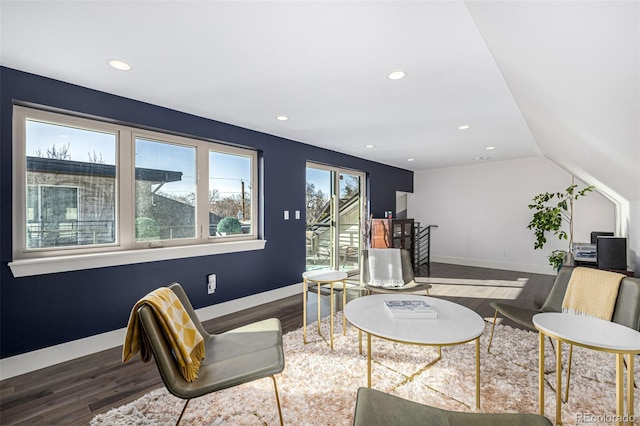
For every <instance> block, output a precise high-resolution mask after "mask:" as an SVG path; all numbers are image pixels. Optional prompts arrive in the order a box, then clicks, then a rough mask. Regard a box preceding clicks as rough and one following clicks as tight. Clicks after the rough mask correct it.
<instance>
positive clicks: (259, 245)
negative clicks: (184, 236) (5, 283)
mask: <svg viewBox="0 0 640 426" xmlns="http://www.w3.org/2000/svg"><path fill="white" fill-rule="evenodd" d="M266 243H267V241H266V240H250V241H234V242H228V243H215V244H201V245H192V246H182V247H162V248H155V249H143V250H126V251H118V252H109V253H92V254H80V255H73V256H57V257H47V258H38V259H20V260H15V261H13V262H9V267H10V268H11V272H12V273H13V276H14V277H16V278H19V277H29V276H33V275H44V274H53V273H56V272H69V271H79V270H83V269H94V268H104V267H107V266H119V265H131V264H135V263H146V262H157V261H160V260H169V259H184V258H188V257H199V256H209V255H212V254H224V253H236V252H242V251H252V250H262V249H264V246H265V244H266Z"/></svg>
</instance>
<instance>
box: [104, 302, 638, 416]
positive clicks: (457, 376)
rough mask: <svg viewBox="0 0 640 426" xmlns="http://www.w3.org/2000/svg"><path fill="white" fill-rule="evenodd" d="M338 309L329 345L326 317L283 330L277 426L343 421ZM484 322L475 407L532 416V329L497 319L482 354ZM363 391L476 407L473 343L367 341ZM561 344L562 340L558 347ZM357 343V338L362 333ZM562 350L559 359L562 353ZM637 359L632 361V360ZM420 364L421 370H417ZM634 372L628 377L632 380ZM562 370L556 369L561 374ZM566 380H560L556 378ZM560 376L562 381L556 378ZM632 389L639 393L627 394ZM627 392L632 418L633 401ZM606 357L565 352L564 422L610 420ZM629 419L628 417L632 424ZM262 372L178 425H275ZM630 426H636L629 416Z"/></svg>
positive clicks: (551, 368) (347, 394) (124, 410)
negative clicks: (439, 352) (304, 330)
mask: <svg viewBox="0 0 640 426" xmlns="http://www.w3.org/2000/svg"><path fill="white" fill-rule="evenodd" d="M341 314H342V313H338V314H337V315H336V319H335V343H334V346H335V349H334V350H331V349H330V347H329V345H328V343H327V340H328V336H329V333H328V332H329V330H328V328H329V327H328V322H329V321H328V318H325V319H324V320H323V321H322V323H321V326H322V331H323V335H324V336H325V338H326V339H327V340H325V339H323V338H322V337H320V336H319V335H318V333H317V326H316V324H313V325H311V326H310V327H308V328H307V340H308V341H311V342H310V343H307V344H306V345H305V344H303V342H302V329H299V330H296V331H293V332H291V333H288V334H286V335H285V336H284V351H285V362H286V367H285V370H284V372H283V373H282V374H280V375H277V376H276V380H277V382H278V390H279V392H280V402H281V404H282V413H283V417H284V422H285V424H287V425H323V426H324V425H351V424H352V421H353V411H354V407H355V397H356V392H357V389H358V388H359V387H361V386H366V385H367V363H366V356H363V355H360V354H359V353H358V332H357V330H356V329H355V328H353V327H352V326H350V325H347V335H346V336H343V335H342V316H341ZM490 332H491V324H487V327H486V330H485V333H484V334H483V336H482V337H481V354H480V356H481V375H480V390H481V409H480V412H486V413H499V412H519V413H537V412H538V334H537V333H533V332H528V331H523V330H519V329H514V328H511V327H508V326H503V325H497V326H496V331H495V335H494V338H493V343H492V347H491V354H488V353H487V350H486V349H487V343H488V341H489V334H490ZM372 340H373V360H374V363H373V383H372V387H373V388H375V389H378V390H382V391H385V392H388V393H391V394H394V395H397V396H400V397H403V398H406V399H410V400H413V401H417V402H421V403H424V404H429V405H431V406H435V407H440V408H444V409H450V410H458V411H467V412H476V409H475V344H474V343H473V342H471V343H468V344H464V345H458V346H450V347H443V348H442V359H441V360H440V361H438V362H436V363H435V364H433V365H430V366H429V364H432V362H433V360H434V359H435V358H436V357H437V348H434V347H425V346H417V345H407V344H401V343H393V342H388V341H385V340H382V339H377V338H373V339H372ZM563 348H564V349H565V350H566V349H568V345H566V344H565V345H563ZM363 349H364V350H366V341H365V340H364V339H363ZM545 357H546V366H545V367H546V371H547V374H546V377H547V385H546V388H545V414H546V416H547V417H548V418H549V419H551V421H552V422H553V421H554V420H555V397H556V395H555V391H554V389H553V388H554V387H555V382H556V376H555V356H554V353H553V349H552V348H551V345H550V344H549V340H547V341H546V356H545ZM567 358H568V357H567V354H565V356H564V358H563V360H565V361H564V362H565V365H566V359H567ZM638 364H639V362H638V360H637V359H636V362H635V365H636V366H638ZM421 370H422V371H421ZM638 370H640V368H638V367H636V375H635V380H636V383H638V384H640V374H639V372H638ZM563 371H564V370H563ZM565 377H566V376H565ZM563 382H564V380H563ZM636 393H640V391H637V392H636ZM638 399H640V398H638V397H636V404H635V409H634V411H635V413H636V418H637V417H639V415H640V406H639V404H638ZM615 404H616V394H615V356H614V355H613V354H606V353H602V352H595V351H590V350H587V349H583V348H577V347H576V348H574V352H573V365H572V370H571V386H570V396H569V402H568V403H566V404H563V406H562V412H563V414H562V420H563V422H564V424H567V425H577V424H582V423H591V424H608V423H611V424H613V423H614V421H615V414H616V409H615ZM183 405H184V401H183V400H181V399H179V398H176V397H174V396H173V395H171V394H169V393H168V392H167V391H166V390H165V389H164V388H160V389H157V390H155V391H153V392H150V393H149V394H147V395H145V396H143V397H141V398H140V399H138V400H136V401H134V402H132V403H130V404H127V405H124V406H122V407H119V408H115V409H112V410H110V411H108V412H106V413H104V414H100V415H98V416H96V417H95V418H94V419H93V420H92V421H91V425H93V426H99V425H154V426H155V425H174V424H175V422H176V420H177V419H178V416H179V414H180V411H181V409H182V406H183ZM636 422H638V420H636ZM278 424H279V419H278V411H277V407H276V401H275V396H274V391H273V381H272V380H271V379H270V378H265V379H261V380H258V381H255V382H252V383H248V384H244V385H241V386H238V387H235V388H232V389H227V390H224V391H220V392H216V393H213V394H210V395H206V396H203V397H200V398H196V399H194V400H192V401H191V402H190V403H189V407H188V408H187V411H186V412H185V416H184V418H183V419H182V422H181V425H216V426H217V425H278ZM637 424H640V422H638V423H637Z"/></svg>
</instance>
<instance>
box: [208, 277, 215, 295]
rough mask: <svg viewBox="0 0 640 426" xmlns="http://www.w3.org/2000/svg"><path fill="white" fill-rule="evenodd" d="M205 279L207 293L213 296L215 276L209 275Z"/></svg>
mask: <svg viewBox="0 0 640 426" xmlns="http://www.w3.org/2000/svg"><path fill="white" fill-rule="evenodd" d="M207 279H208V281H207V293H208V294H213V293H215V292H216V274H211V275H209V276H208V277H207Z"/></svg>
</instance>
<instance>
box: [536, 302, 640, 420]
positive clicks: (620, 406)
mask: <svg viewBox="0 0 640 426" xmlns="http://www.w3.org/2000/svg"><path fill="white" fill-rule="evenodd" d="M533 325H535V327H536V328H537V329H538V331H539V332H540V339H539V345H540V348H539V359H538V363H539V366H538V368H539V372H538V374H539V378H538V386H539V401H538V403H539V406H540V414H542V415H544V382H545V380H544V337H545V335H546V336H549V337H551V338H552V339H554V340H556V341H557V344H556V375H557V377H556V424H558V425H561V424H562V405H561V404H562V396H561V394H562V392H561V389H562V373H561V369H560V366H561V365H562V342H564V343H568V344H570V345H574V346H582V347H583V348H587V349H592V350H596V351H602V352H609V353H614V354H615V355H616V416H615V422H616V424H618V425H623V424H626V423H627V422H629V423H630V424H632V423H633V419H634V409H633V400H634V397H633V357H634V355H635V354H640V332H638V331H636V330H634V329H632V328H629V327H625V326H624V325H620V324H617V323H615V322H611V321H605V320H601V319H598V318H591V317H587V316H583V315H571V314H565V313H559V312H545V313H541V314H536V315H534V317H533ZM625 355H628V356H629V361H628V363H627V401H626V402H627V407H626V408H627V411H626V413H625V398H624V365H623V364H624V357H625ZM567 386H568V383H567Z"/></svg>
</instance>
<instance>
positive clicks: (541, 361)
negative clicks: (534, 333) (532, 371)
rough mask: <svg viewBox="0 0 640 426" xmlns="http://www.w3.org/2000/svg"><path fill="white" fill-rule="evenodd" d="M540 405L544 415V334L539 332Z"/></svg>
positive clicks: (541, 412)
mask: <svg viewBox="0 0 640 426" xmlns="http://www.w3.org/2000/svg"><path fill="white" fill-rule="evenodd" d="M538 339H539V343H538V347H539V352H538V407H539V409H540V412H539V414H540V415H541V416H544V334H543V333H542V332H539V333H538Z"/></svg>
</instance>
